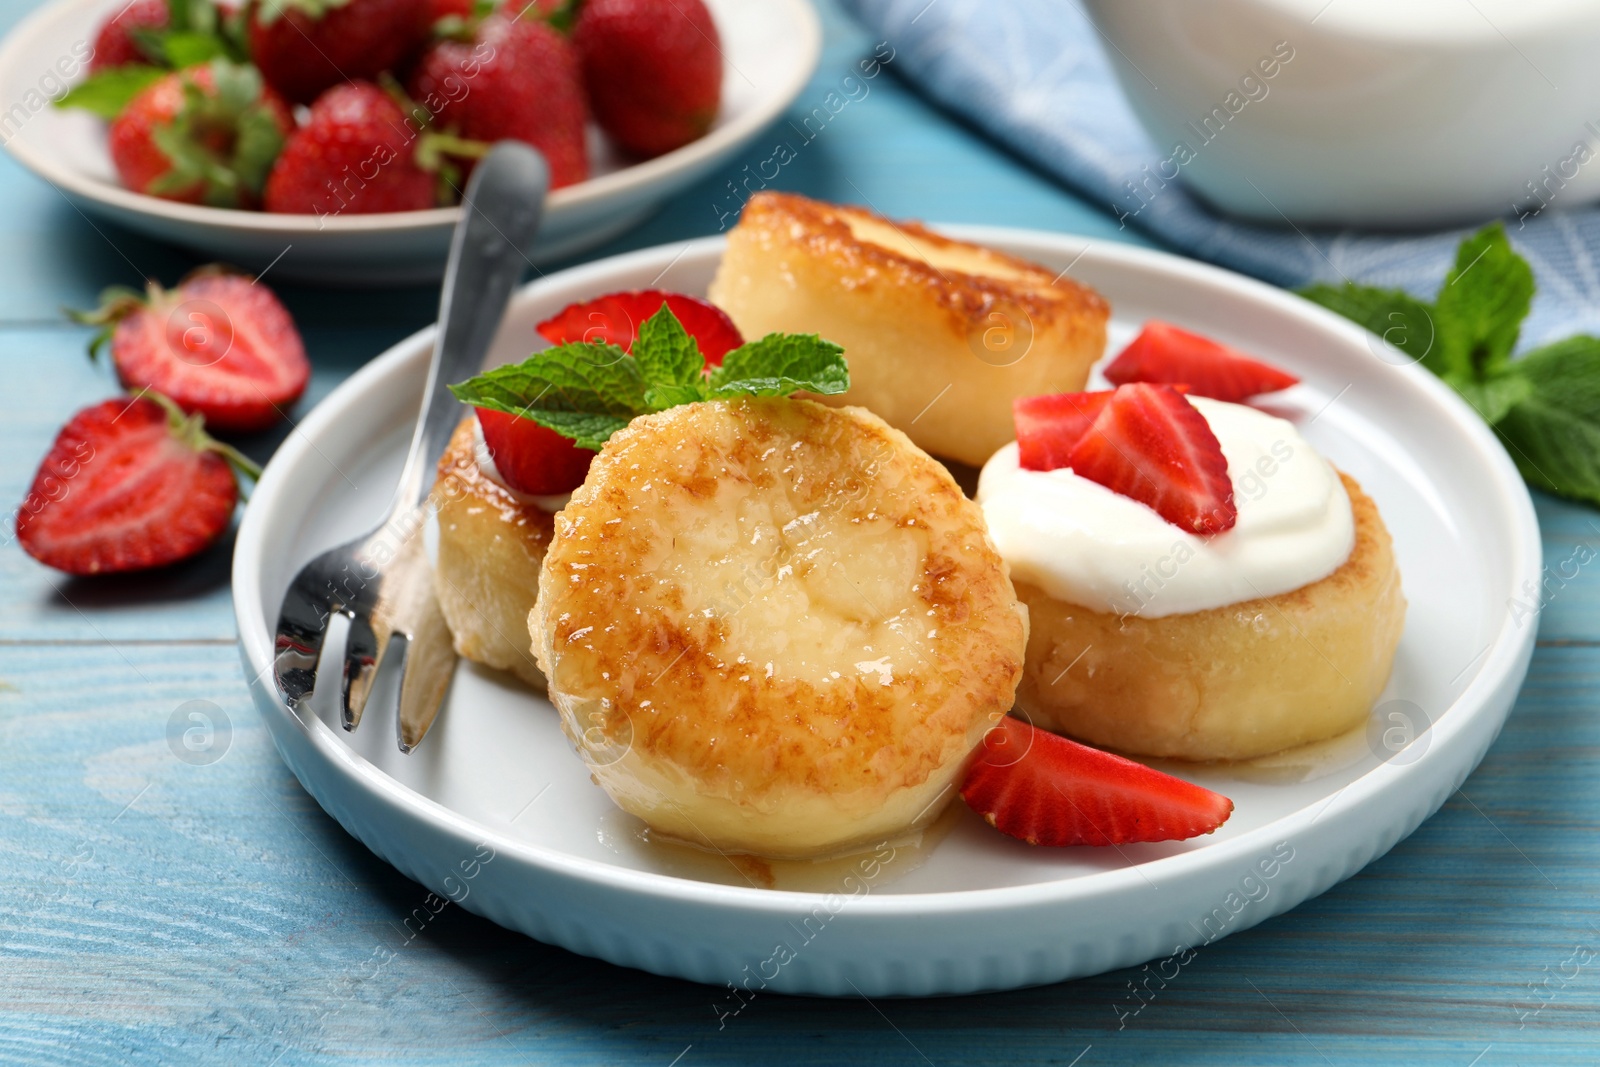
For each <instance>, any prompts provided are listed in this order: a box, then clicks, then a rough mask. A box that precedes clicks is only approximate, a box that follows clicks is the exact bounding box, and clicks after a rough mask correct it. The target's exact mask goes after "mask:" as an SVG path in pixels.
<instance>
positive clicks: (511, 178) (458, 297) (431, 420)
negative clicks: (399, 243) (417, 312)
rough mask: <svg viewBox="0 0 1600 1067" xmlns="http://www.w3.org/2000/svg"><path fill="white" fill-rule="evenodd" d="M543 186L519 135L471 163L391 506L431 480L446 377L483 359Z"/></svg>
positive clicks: (452, 378) (524, 262) (444, 417)
mask: <svg viewBox="0 0 1600 1067" xmlns="http://www.w3.org/2000/svg"><path fill="white" fill-rule="evenodd" d="M549 188H550V168H549V166H548V165H546V163H545V161H544V157H543V156H541V155H540V154H539V153H538V152H537V151H536V150H534V149H533V148H531V147H529V146H528V145H525V144H523V143H522V142H520V141H501V142H499V143H498V144H496V145H495V146H494V147H493V148H492V149H490V150H489V153H488V154H487V155H486V156H484V157H483V159H481V160H479V161H478V165H477V166H476V167H475V168H474V169H473V171H472V178H471V180H470V181H468V182H467V191H466V193H465V194H464V195H463V196H462V204H461V219H460V221H458V222H457V223H456V229H455V233H454V235H453V236H452V237H451V239H450V260H449V264H448V265H447V266H446V267H445V273H444V287H443V291H442V292H441V293H440V296H439V328H438V339H437V340H436V341H435V343H434V346H433V358H432V360H431V361H430V362H429V364H428V381H427V385H426V387H425V388H424V390H423V394H422V413H421V417H420V418H419V419H418V420H417V429H416V432H415V434H413V436H412V438H411V452H410V453H409V454H408V455H407V457H406V465H405V468H404V470H403V472H402V473H401V475H400V485H399V487H398V489H397V490H396V492H395V501H394V509H393V511H392V512H391V513H392V514H396V515H398V514H403V513H405V512H409V511H410V510H411V509H413V508H415V507H416V506H417V505H418V504H420V503H421V502H422V497H423V494H425V493H426V492H427V491H428V489H429V487H431V486H432V484H433V478H432V474H433V468H434V466H435V465H436V464H437V463H438V462H439V457H440V456H441V455H443V453H444V449H445V445H446V444H448V443H449V441H450V435H451V433H452V432H453V431H454V429H455V426H456V424H457V423H458V422H460V421H461V404H460V401H458V400H456V398H455V396H454V395H453V394H452V393H451V392H450V390H449V389H447V388H446V385H447V384H449V383H451V382H458V381H461V380H462V379H465V378H469V377H471V376H472V375H474V374H476V373H477V372H478V370H479V369H480V368H481V367H482V366H483V360H484V356H485V355H487V354H488V351H489V344H490V342H492V341H493V340H494V335H495V332H496V331H497V330H498V329H499V328H500V320H501V319H502V318H504V316H505V309H506V304H507V302H508V301H509V300H510V298H511V290H512V289H513V288H514V287H515V286H516V284H517V282H518V281H519V280H520V279H521V277H522V270H523V268H524V267H525V266H528V265H529V261H528V258H527V256H526V255H524V251H523V250H524V249H526V248H528V247H529V246H530V245H532V243H533V235H534V233H535V232H536V231H537V230H538V229H539V219H540V217H541V215H542V214H543V212H544V199H545V194H546V193H547V192H548V191H549Z"/></svg>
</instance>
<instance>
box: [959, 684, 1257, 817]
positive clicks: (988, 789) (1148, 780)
mask: <svg viewBox="0 0 1600 1067" xmlns="http://www.w3.org/2000/svg"><path fill="white" fill-rule="evenodd" d="M961 798H962V799H963V800H965V801H966V802H967V805H968V806H969V807H971V808H972V810H973V811H975V812H977V813H978V814H979V815H982V816H983V817H984V819H985V820H986V821H987V822H988V823H989V825H990V826H993V827H994V828H995V829H996V830H999V831H1000V832H1001V833H1003V834H1005V835H1007V836H1008V837H1015V838H1018V839H1020V840H1022V841H1026V842H1027V843H1028V844H1030V845H1046V846H1051V847H1060V846H1063V845H1126V844H1131V843H1133V842H1136V841H1183V840H1185V839H1187V838H1191V837H1198V836H1200V835H1201V834H1209V833H1210V832H1211V831H1213V830H1215V829H1216V828H1217V827H1219V826H1221V825H1222V824H1223V823H1225V822H1227V821H1228V816H1229V815H1231V814H1232V813H1233V801H1231V800H1229V799H1228V798H1227V797H1225V796H1222V795H1220V794H1218V793H1213V792H1212V791H1211V790H1209V789H1205V788H1202V787H1201V786H1198V785H1195V784H1193V783H1192V782H1186V781H1184V780H1183V779H1182V778H1174V777H1173V776H1172V775H1170V774H1162V773H1161V772H1160V771H1156V770H1151V769H1150V768H1149V767H1146V766H1145V765H1144V764H1142V763H1135V762H1134V761H1133V760H1130V759H1124V758H1122V757H1121V756H1113V755H1112V754H1111V753H1109V752H1101V751H1100V750H1099V749H1097V748H1090V747H1089V746H1087V745H1080V744H1078V743H1077V742H1076V741H1068V740H1067V739H1066V738H1064V737H1058V736H1056V735H1055V734H1052V733H1047V732H1046V731H1044V730H1040V729H1037V728H1035V727H1033V726H1031V725H1029V724H1028V723H1025V722H1023V721H1022V720H1021V719H1016V718H1012V717H1011V716H1010V715H1007V716H1006V717H1005V718H1004V719H1002V720H1000V724H999V725H998V726H996V727H995V728H994V729H993V730H990V731H989V733H988V734H987V735H985V736H984V739H983V747H982V749H981V750H980V753H979V755H978V759H977V760H976V761H975V762H974V763H973V765H972V767H971V769H970V770H968V771H967V777H966V781H965V782H963V783H962V786H961Z"/></svg>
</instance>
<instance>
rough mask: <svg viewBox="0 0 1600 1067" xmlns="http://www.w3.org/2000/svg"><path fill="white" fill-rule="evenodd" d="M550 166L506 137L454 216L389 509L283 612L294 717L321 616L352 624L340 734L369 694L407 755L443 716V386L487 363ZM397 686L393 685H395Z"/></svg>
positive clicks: (447, 406) (334, 553)
mask: <svg viewBox="0 0 1600 1067" xmlns="http://www.w3.org/2000/svg"><path fill="white" fill-rule="evenodd" d="M549 185H550V171H549V168H548V167H547V166H546V165H545V161H544V158H543V157H542V156H540V155H539V153H538V152H536V151H535V150H533V149H532V148H529V147H528V146H527V145H524V144H521V143H519V142H515V141H502V142H501V143H499V144H497V145H495V147H494V148H493V149H491V150H490V152H489V154H488V155H486V156H485V157H484V158H483V159H482V160H481V161H479V163H478V165H477V167H476V168H475V169H474V170H473V173H472V179H471V181H469V182H468V183H467V191H466V193H465V195H464V196H463V197H462V211H461V221H460V222H458V223H457V224H456V229H455V234H454V236H453V237H452V238H451V241H450V259H449V265H448V266H447V267H446V268H445V275H444V288H443V291H442V293H441V294H440V298H439V330H438V339H437V341H436V342H435V344H434V349H433V358H432V361H431V362H430V363H429V365H428V380H427V384H426V386H425V387H424V389H423V394H422V410H421V415H420V416H419V418H418V420H417V428H416V432H415V434H414V435H413V436H412V438H411V451H410V453H409V454H408V455H407V457H406V464H405V468H404V469H403V470H402V472H401V474H400V484H399V486H398V487H397V488H396V490H395V495H394V502H393V503H392V504H391V505H390V507H389V512H388V514H387V516H386V517H385V518H384V520H383V521H382V522H381V523H379V524H378V526H377V527H376V528H375V529H374V530H373V531H372V532H371V533H369V534H367V535H366V536H364V537H358V538H356V539H355V540H354V541H348V542H346V543H345V544H342V545H339V546H338V547H337V548H332V549H329V550H328V551H326V552H324V553H322V555H320V556H318V557H317V558H315V559H313V560H312V561H311V562H310V563H307V564H306V565H305V566H304V567H303V568H301V570H300V573H299V574H298V575H296V576H295V579H294V581H293V582H291V583H290V585H289V590H288V592H287V593H285V594H284V598H283V607H282V608H281V609H280V610H279V614H278V633H277V646H276V650H275V653H274V661H273V672H274V675H275V677H276V680H277V684H278V691H279V692H280V693H281V694H282V695H283V699H284V700H285V702H287V703H288V704H289V706H290V707H292V708H294V709H295V710H296V711H299V710H300V709H301V705H302V703H303V702H304V701H306V700H308V699H309V698H310V696H311V693H312V690H313V689H314V688H315V687H316V681H317V665H318V663H319V661H320V660H321V658H322V654H323V647H322V646H323V643H324V638H325V636H326V634H327V628H328V621H329V619H331V618H332V617H333V616H334V615H335V614H339V615H343V616H345V617H346V618H347V619H348V620H349V624H350V625H349V637H348V638H347V639H346V642H345V649H344V657H343V664H344V665H343V669H342V672H341V680H340V694H341V701H342V708H343V712H342V719H343V722H344V728H345V729H346V730H354V729H355V728H356V726H357V725H359V724H360V722H361V717H362V712H363V709H364V708H365V707H366V705H367V703H368V698H369V697H371V696H372V695H374V694H378V695H379V696H380V697H381V706H380V705H374V707H375V709H376V711H377V712H380V713H381V714H382V716H383V717H384V718H387V717H388V716H389V715H390V714H391V713H392V714H394V715H395V717H396V721H397V724H398V725H397V735H398V737H397V739H398V741H399V743H400V750H401V751H402V752H410V751H411V750H412V749H413V748H414V747H416V745H417V744H418V743H419V742H420V741H421V740H422V737H423V735H424V734H426V733H427V731H428V728H429V727H430V726H431V725H432V724H433V720H434V718H435V717H436V716H437V715H438V712H439V707H440V705H441V704H442V703H443V701H444V696H445V692H446V691H447V690H448V689H449V686H450V679H451V676H452V675H453V674H454V670H455V663H456V655H455V650H454V649H453V647H452V645H451V640H450V633H449V630H448V628H447V627H446V626H445V623H444V618H443V616H442V615H441V614H440V612H439V605H438V601H437V600H436V599H435V597H434V593H433V579H432V574H431V573H430V568H429V564H428V561H427V558H426V555H425V553H424V551H423V547H422V535H421V531H422V525H423V521H424V520H425V518H426V514H427V512H426V508H425V507H423V506H422V502H423V499H424V497H425V495H426V494H427V492H428V489H429V487H430V486H431V485H432V482H433V477H432V475H433V470H434V467H435V465H436V464H437V463H438V462H439V456H440V455H441V454H442V453H443V452H444V448H445V445H446V444H447V443H448V442H449V440H450V434H451V432H452V431H453V430H454V428H455V426H456V424H457V422H459V421H460V418H461V408H460V404H459V402H458V401H457V400H456V399H455V397H454V396H452V395H451V393H450V391H449V390H448V389H446V388H445V384H446V383H448V382H454V381H459V380H461V379H463V378H467V377H470V376H471V375H473V374H475V373H476V372H477V371H478V368H479V367H481V366H482V364H483V359H484V356H485V354H487V352H488V350H489V343H490V342H491V341H492V340H493V339H494V335H495V331H496V330H497V329H498V328H499V325H500V320H501V318H502V317H503V316H504V314H505V308H506V303H507V301H508V300H509V299H510V297H511V290H512V288H513V287H514V286H515V285H516V283H517V281H518V280H519V278H520V277H521V274H522V268H523V266H524V264H525V263H526V262H527V260H526V258H525V257H524V255H523V249H525V248H527V247H528V246H529V245H531V244H532V242H533V235H534V231H536V230H537V229H538V228H539V218H540V215H541V214H542V212H543V208H544V198H545V193H546V192H547V191H548V189H549ZM396 679H398V680H399V684H398V685H396V684H395V680H396Z"/></svg>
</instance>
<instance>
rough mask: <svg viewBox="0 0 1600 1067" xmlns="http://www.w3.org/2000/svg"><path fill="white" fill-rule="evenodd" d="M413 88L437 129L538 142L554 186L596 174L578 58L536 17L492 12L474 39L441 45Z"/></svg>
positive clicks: (422, 63)
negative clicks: (591, 164) (592, 166)
mask: <svg viewBox="0 0 1600 1067" xmlns="http://www.w3.org/2000/svg"><path fill="white" fill-rule="evenodd" d="M406 89H407V92H408V93H409V94H410V96H411V98H412V99H413V100H415V101H416V102H417V103H418V104H420V105H421V106H422V107H423V108H424V109H425V110H427V111H428V112H429V113H431V114H432V115H433V125H434V127H435V128H436V129H440V130H446V131H449V132H450V133H453V134H455V135H457V136H460V137H464V138H469V139H471V140H474V141H484V142H493V141H500V140H505V139H507V138H511V139H515V140H518V141H525V142H526V143H528V144H531V145H532V146H533V147H535V148H537V149H538V150H539V151H540V152H541V153H543V154H544V157H545V161H546V162H547V163H549V165H550V185H551V187H552V188H556V187H559V186H563V185H571V184H573V183H574V182H581V181H583V180H584V179H585V178H587V177H588V176H589V157H588V149H587V146H586V145H585V143H584V128H585V125H586V123H587V121H588V109H587V108H586V106H585V104H584V99H583V84H582V80H581V77H580V74H579V71H578V61H577V57H576V55H575V54H574V53H573V51H572V46H571V45H570V44H568V42H567V40H566V38H565V37H563V36H562V35H561V34H559V33H557V32H556V31H555V30H554V29H552V28H551V27H550V26H549V25H547V24H546V23H544V22H542V21H538V20H536V19H535V18H533V17H532V16H531V15H530V16H529V17H527V18H512V17H508V16H505V15H491V16H490V17H488V18H486V19H484V20H483V22H482V23H480V24H479V26H478V28H477V31H476V33H475V35H474V37H473V39H472V40H471V41H450V40H446V41H440V42H438V43H436V44H434V45H433V46H432V47H430V48H429V49H428V50H427V51H426V52H424V53H423V54H422V57H421V58H420V59H419V60H418V61H417V64H416V67H415V68H414V69H413V71H412V73H411V78H410V80H409V81H408V82H407V85H406ZM445 151H446V152H447V153H448V151H449V150H448V149H446V150H445ZM468 169H470V167H469V168H468Z"/></svg>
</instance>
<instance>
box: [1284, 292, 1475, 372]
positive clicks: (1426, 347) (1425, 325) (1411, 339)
mask: <svg viewBox="0 0 1600 1067" xmlns="http://www.w3.org/2000/svg"><path fill="white" fill-rule="evenodd" d="M1298 292H1299V293H1300V295H1301V296H1303V297H1305V298H1306V299H1307V300H1309V301H1311V302H1312V303H1314V304H1321V305H1322V306H1323V307H1325V308H1327V309H1328V310H1329V311H1332V312H1334V313H1336V314H1339V315H1343V316H1344V317H1345V318H1347V319H1350V320H1351V321H1353V322H1355V323H1357V324H1358V325H1361V326H1365V327H1366V328H1367V329H1368V330H1370V331H1371V332H1372V333H1375V334H1377V335H1378V336H1379V337H1381V338H1382V339H1383V340H1385V341H1387V342H1389V344H1391V345H1393V346H1394V347H1395V348H1397V349H1399V350H1400V351H1401V352H1403V353H1405V355H1406V356H1408V357H1409V358H1410V359H1411V360H1413V361H1414V362H1419V363H1421V364H1422V365H1423V366H1425V367H1427V368H1428V369H1429V370H1431V371H1433V372H1434V373H1435V374H1439V375H1444V374H1448V373H1450V371H1451V370H1452V368H1451V367H1448V366H1445V365H1444V360H1443V352H1442V350H1441V349H1440V347H1439V337H1438V329H1437V327H1436V326H1435V325H1434V310H1433V308H1432V307H1430V306H1429V305H1428V304H1426V303H1424V302H1423V301H1421V300H1418V299H1417V298H1416V297H1414V296H1412V295H1411V294H1410V293H1407V292H1404V291H1402V290H1399V289H1377V288H1373V287H1372V286H1368V285H1356V284H1354V283H1353V282H1346V283H1345V284H1343V285H1325V284H1320V283H1319V284H1317V285H1308V286H1306V287H1305V288H1304V289H1301V290H1298ZM1462 369H1465V368H1464V367H1463V368H1462Z"/></svg>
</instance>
